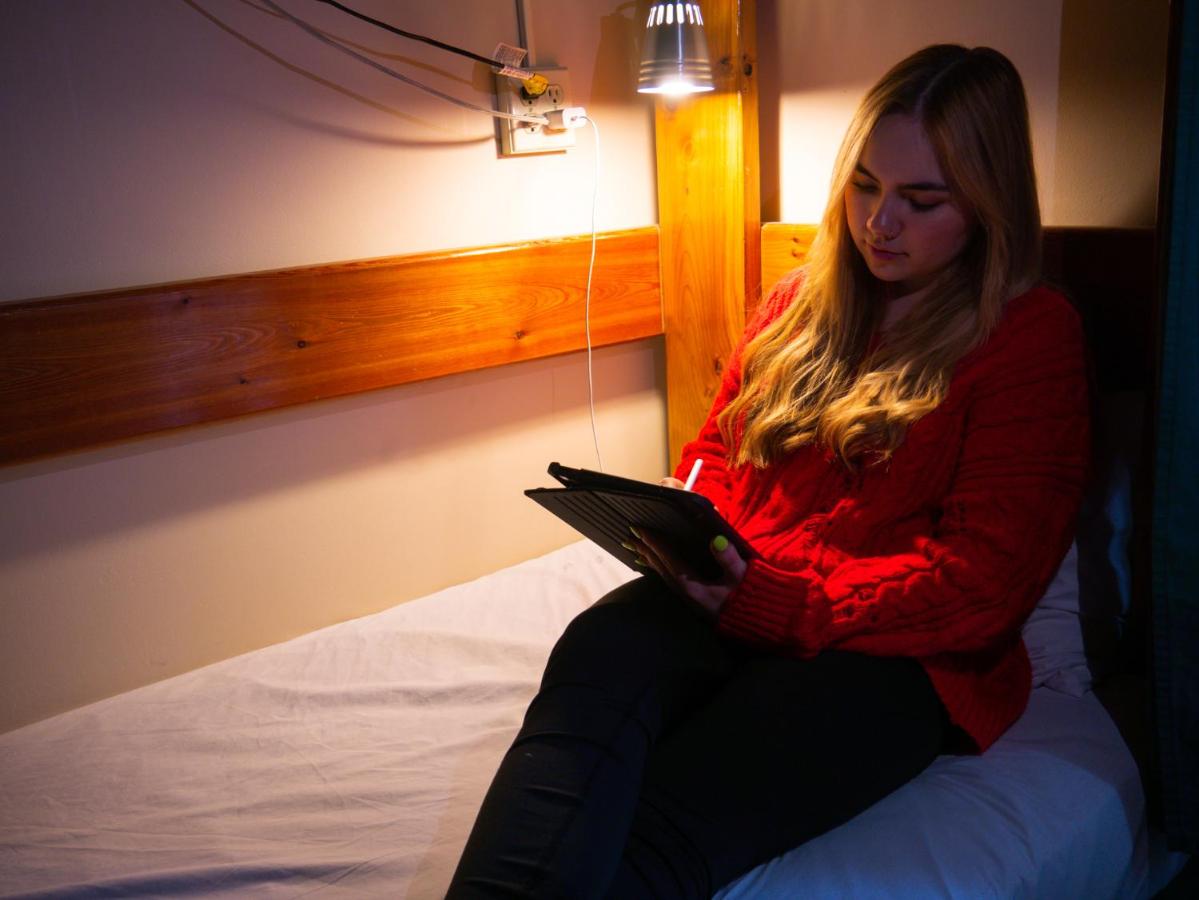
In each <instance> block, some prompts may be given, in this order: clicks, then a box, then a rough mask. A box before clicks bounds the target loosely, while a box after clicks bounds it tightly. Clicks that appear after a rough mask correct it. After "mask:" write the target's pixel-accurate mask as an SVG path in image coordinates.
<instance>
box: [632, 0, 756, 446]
mask: <svg viewBox="0 0 1199 900" xmlns="http://www.w3.org/2000/svg"><path fill="white" fill-rule="evenodd" d="M704 14H705V30H706V32H707V38H708V50H709V54H710V56H711V59H712V63H713V76H714V80H715V81H716V90H715V91H714V92H712V93H710V94H700V95H694V96H691V97H686V98H681V99H664V98H660V99H659V100H658V101H657V107H656V111H655V132H656V146H657V170H658V217H659V227H660V229H661V253H662V315H663V324H664V328H665V331H666V367H667V370H666V384H667V423H668V433H669V446H670V464H671V465H673V464H674V463H675V461H677V460H678V458H679V453H680V450H681V449H682V446H683V444H684V443H686V442H687V441H689V440H690V439H691V438H693V437H694V436H695V434H696V432H697V431H698V430H699V427H700V426H701V425H702V424H703V421H704V418H705V417H706V416H707V413H708V409H709V408H710V406H711V404H712V400H713V398H714V397H715V394H716V390H717V388H718V387H719V385H720V379H721V375H722V374H723V370H724V361H725V359H726V358H727V357H728V353H729V350H730V349H731V348H732V347H733V345H734V343H735V342H736V340H737V338H738V337H739V336H740V334H741V331H742V330H743V328H744V326H745V309H746V306H747V303H748V304H750V305H752V303H753V302H755V301H756V296H757V293H758V291H759V289H760V281H761V278H760V274H759V263H758V260H759V251H758V242H759V239H760V237H759V236H760V227H761V223H760V211H759V189H758V153H757V149H758V140H757V125H758V119H757V88H756V82H757V74H756V71H755V69H756V57H755V53H756V48H755V46H754V38H755V33H756V32H755V21H756V16H755V4H754V3H753V2H752V0H743V2H737V0H722V2H714V3H709V4H706V5H705V6H704Z"/></svg>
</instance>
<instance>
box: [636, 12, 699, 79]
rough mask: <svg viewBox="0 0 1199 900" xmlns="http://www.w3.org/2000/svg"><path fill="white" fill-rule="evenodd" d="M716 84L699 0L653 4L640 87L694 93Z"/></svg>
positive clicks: (647, 30)
mask: <svg viewBox="0 0 1199 900" xmlns="http://www.w3.org/2000/svg"><path fill="white" fill-rule="evenodd" d="M714 88H715V85H713V84H712V64H711V62H710V61H709V60H708V41H707V38H705V37H704V19H703V16H702V15H701V14H700V11H699V4H698V3H679V2H670V3H655V4H653V5H652V6H651V7H650V10H649V22H647V23H646V27H645V51H644V52H643V53H642V56H641V74H640V76H639V77H638V79H637V90H638V91H639V92H640V93H642V94H694V93H698V92H700V91H710V90H713V89H714Z"/></svg>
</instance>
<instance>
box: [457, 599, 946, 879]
mask: <svg viewBox="0 0 1199 900" xmlns="http://www.w3.org/2000/svg"><path fill="white" fill-rule="evenodd" d="M949 729H950V726H949V723H948V719H947V716H946V714H945V711H944V707H943V706H942V705H941V702H940V700H939V699H938V697H937V695H936V693H935V692H934V690H933V688H932V685H931V683H930V682H929V680H928V677H927V676H926V675H925V673H924V670H923V669H922V668H921V667H920V666H919V664H918V663H916V662H915V661H913V660H910V659H900V658H880V657H870V656H863V655H860V654H853V653H843V652H825V653H822V654H820V655H819V656H817V657H815V658H813V659H806V660H803V659H796V658H793V657H789V656H783V655H772V654H766V653H763V652H759V651H751V650H749V649H747V648H745V647H743V646H741V645H739V644H737V643H734V642H731V641H729V640H727V639H725V638H723V637H721V636H720V635H719V634H717V632H716V631H715V629H714V628H713V626H712V624H711V622H710V621H708V620H706V619H704V618H703V617H701V616H700V615H699V614H697V613H696V612H694V611H693V610H692V609H691V607H690V606H689V605H688V604H687V603H685V602H684V601H682V600H680V599H678V598H676V597H675V596H673V595H672V594H670V593H669V592H668V591H667V589H666V588H665V587H664V586H663V584H662V582H661V581H659V580H658V579H657V578H656V577H653V576H649V577H645V578H641V579H638V580H636V581H633V582H630V583H628V584H626V585H624V586H623V587H621V588H618V589H617V590H615V591H613V592H612V593H611V594H609V595H608V596H607V597H605V598H604V599H603V600H601V601H599V602H598V603H597V604H596V605H595V606H593V607H591V608H590V609H588V610H586V611H585V612H583V613H582V614H580V615H579V616H578V617H577V618H576V619H575V620H574V621H573V622H571V624H570V625H569V626H568V627H567V629H566V631H565V632H564V633H563V635H562V637H561V639H559V641H558V644H557V645H556V646H555V647H554V650H553V653H552V654H551V655H550V658H549V662H548V663H547V664H546V669H545V677H544V678H543V680H542V683H541V690H540V692H539V693H538V694H537V696H536V697H535V698H534V700H533V702H532V704H531V705H530V706H529V710H528V713H527V714H526V716H525V721H524V725H523V726H522V728H521V730H520V732H519V733H518V735H517V737H516V740H515V742H514V743H513V744H512V747H511V748H510V749H509V750H508V752H507V754H506V755H505V757H504V759H503V762H502V763H501V764H500V768H499V771H498V772H497V773H496V776H495V779H494V781H493V782H492V784H491V788H490V790H489V791H488V793H487V796H486V798H485V799H484V801H483V805H482V808H481V809H480V811H479V815H478V818H477V820H476V822H475V826H474V829H473V830H472V832H471V835H470V838H469V840H468V841H467V844H466V848H465V850H464V851H463V855H462V858H461V860H460V861H459V863H458V869H457V871H456V872H455V874H454V878H453V881H452V883H451V885H450V889H449V894H448V896H449V897H450V898H453V900H461V898H473V897H561V898H569V900H581V898H588V897H617V898H620V900H631V898H638V897H657V898H675V897H679V898H683V897H710V896H711V895H712V894H713V893H714V892H715V891H716V890H718V889H719V888H720V887H721V886H723V885H724V884H727V883H728V882H729V881H732V880H733V879H734V878H736V877H737V876H738V875H740V874H742V873H743V872H746V871H748V870H749V869H751V868H753V867H754V866H756V865H758V864H759V863H762V862H764V861H766V860H768V859H771V858H772V857H774V856H777V855H779V854H780V853H784V852H786V851H787V850H789V849H791V848H792V847H795V846H798V845H799V844H801V843H802V842H804V841H806V840H808V839H809V838H812V837H815V836H816V835H819V834H821V833H823V832H825V831H828V830H829V829H831V828H834V827H836V826H837V825H839V824H841V823H843V822H846V821H848V820H849V819H850V818H852V817H853V816H855V815H856V814H857V813H859V812H861V811H862V810H864V809H866V808H867V807H868V806H870V805H871V804H873V803H874V802H875V801H877V800H879V799H880V798H882V797H884V796H885V795H887V794H888V793H890V792H891V791H893V790H894V789H895V788H897V787H899V786H900V785H902V784H903V783H904V782H906V781H908V780H909V779H911V778H912V777H913V776H915V775H916V774H918V773H919V772H920V771H922V770H923V769H924V768H925V767H926V766H927V765H928V764H929V763H930V762H932V760H933V759H934V758H935V757H936V755H937V754H938V753H939V752H940V751H941V749H942V747H943V744H944V741H945V739H946V736H947V734H948V732H949Z"/></svg>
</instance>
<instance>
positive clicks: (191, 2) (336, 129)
mask: <svg viewBox="0 0 1199 900" xmlns="http://www.w3.org/2000/svg"><path fill="white" fill-rule="evenodd" d="M181 2H183V3H184V4H186V5H187V6H189V7H191V8H192V9H193V10H195V11H196V12H197V13H199V14H200V15H202V16H203V17H204V18H206V19H207V20H208V21H210V22H212V23H213V24H214V25H216V26H217V27H218V28H220V29H221V30H222V31H224V32H225V33H227V34H228V35H230V36H231V37H233V38H235V39H237V40H238V41H241V42H242V43H243V44H245V45H246V46H247V47H249V48H250V49H252V50H254V51H255V52H256V53H259V54H261V55H262V56H264V57H266V58H267V59H269V60H271V62H274V63H276V64H277V65H280V66H282V67H283V68H285V69H287V70H288V71H289V72H294V73H295V74H296V75H299V76H300V77H302V78H306V79H308V80H309V81H312V82H314V83H316V84H319V85H320V86H321V87H324V88H327V89H328V90H331V91H333V92H335V93H338V94H341V95H342V96H343V97H347V98H348V99H350V100H353V101H355V102H357V103H360V104H362V105H363V106H367V107H369V108H370V109H373V110H375V111H376V112H381V113H383V114H384V115H387V116H390V117H392V118H395V119H399V120H401V121H403V122H406V123H409V124H413V125H420V126H422V127H425V128H429V129H431V130H434V131H441V130H443V129H442V128H441V127H440V126H438V125H437V124H435V123H433V122H429V121H427V120H425V119H421V118H419V117H417V116H414V115H411V114H410V113H406V112H404V111H402V110H399V109H396V108H395V107H393V106H389V105H387V104H385V103H381V102H379V101H378V100H373V99H371V98H370V97H366V96H364V95H362V94H359V93H357V92H356V91H352V90H350V89H349V88H347V87H345V86H343V85H340V84H337V83H336V82H334V81H330V80H329V79H327V78H323V77H322V76H320V75H317V74H316V73H315V72H311V71H309V70H308V69H305V68H303V67H302V66H299V65H297V64H295V63H292V62H290V61H288V60H286V59H284V58H283V57H281V56H279V55H277V54H275V53H273V52H271V51H270V50H268V49H267V48H266V47H263V46H262V45H261V44H259V43H256V42H255V41H253V40H252V39H250V38H249V37H247V36H246V35H244V34H242V33H241V32H240V31H238V30H237V29H236V28H234V27H233V26H232V25H229V24H228V23H227V22H225V21H223V20H221V19H219V18H218V17H216V16H215V15H213V14H212V13H211V12H209V11H208V10H207V9H205V8H204V7H203V6H201V5H200V4H199V3H198V2H197V0H181ZM241 2H242V3H244V4H245V5H246V6H249V7H250V8H252V9H254V10H257V11H258V12H260V13H263V14H264V15H270V16H275V13H273V12H271V11H270V10H267V9H263V8H262V7H260V6H257V5H256V4H254V3H251V2H249V0H241ZM276 17H277V16H276ZM337 40H339V41H340V42H341V43H344V44H346V45H347V46H350V47H355V48H357V49H360V50H362V51H363V52H366V53H369V54H371V55H372V56H377V57H383V58H386V59H391V60H399V61H402V62H404V63H405V64H406V65H409V66H414V67H416V68H421V69H425V70H426V71H429V72H432V73H436V74H438V75H440V76H443V77H445V78H450V79H452V80H454V81H459V82H461V83H463V84H473V83H474V81H477V78H475V79H472V80H471V81H467V80H466V79H462V78H458V77H457V76H454V75H451V74H450V73H448V72H445V71H444V70H442V69H439V68H437V67H435V66H430V65H427V64H425V63H421V62H418V61H416V60H412V59H409V58H407V57H404V56H401V55H398V54H386V53H381V52H379V51H377V50H374V49H371V48H367V47H363V46H362V45H361V44H356V43H353V42H351V41H347V40H344V39H342V38H337ZM480 68H484V67H482V66H480ZM238 100H240V101H241V102H242V103H247V101H246V98H245V97H241V96H239V97H238ZM247 105H249V106H251V107H252V108H255V109H257V110H258V111H260V112H262V113H266V114H272V115H274V116H276V117H278V118H280V119H282V120H284V121H287V122H290V123H292V124H294V125H298V126H301V127H303V128H306V129H308V130H311V131H320V132H324V133H326V134H335V135H339V136H341V137H348V138H351V139H353V140H357V141H362V142H369V143H375V144H384V145H389V146H407V147H451V146H459V145H463V144H477V143H481V142H483V141H490V140H492V139H493V134H492V133H491V131H490V130H488V131H487V132H485V133H483V134H480V135H479V136H478V137H467V138H455V139H433V140H414V139H411V138H398V137H395V136H393V135H387V134H369V133H367V132H363V131H358V130H355V129H348V128H343V127H340V126H336V125H333V124H331V123H329V122H322V121H318V120H315V119H309V118H305V117H303V116H298V115H294V114H289V113H286V112H283V111H282V110H279V109H275V108H271V107H268V106H265V105H263V104H254V103H247Z"/></svg>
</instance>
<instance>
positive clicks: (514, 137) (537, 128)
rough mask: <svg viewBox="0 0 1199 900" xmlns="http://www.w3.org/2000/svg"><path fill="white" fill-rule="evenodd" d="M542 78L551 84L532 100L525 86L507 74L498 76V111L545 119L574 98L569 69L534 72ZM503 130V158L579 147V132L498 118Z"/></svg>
mask: <svg viewBox="0 0 1199 900" xmlns="http://www.w3.org/2000/svg"><path fill="white" fill-rule="evenodd" d="M534 71H535V72H537V74H538V75H544V76H545V77H546V78H548V79H549V82H550V85H549V87H548V88H546V89H545V93H544V94H542V95H541V96H540V97H529V96H528V95H527V94H526V93H525V92H524V90H523V87H522V86H521V83H520V82H519V81H516V80H515V79H512V78H508V77H507V76H506V75H497V76H496V79H495V92H496V98H497V100H498V103H497V106H496V108H497V109H499V111H500V112H506V113H512V114H513V115H517V116H544V115H545V114H546V113H548V112H549V111H550V110H554V109H564V108H565V107H566V105H567V100H569V99H570V81H569V78H568V76H567V72H566V69H543V68H540V67H538V68H536V69H534ZM497 121H498V122H499V128H500V156H520V155H522V154H525V153H552V152H554V151H557V150H566V149H567V148H569V147H573V146H574V145H575V130H574V129H573V128H564V129H561V130H557V131H555V130H551V129H547V128H546V127H545V126H544V125H537V124H535V123H533V122H514V121H512V120H511V119H498V120H497Z"/></svg>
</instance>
